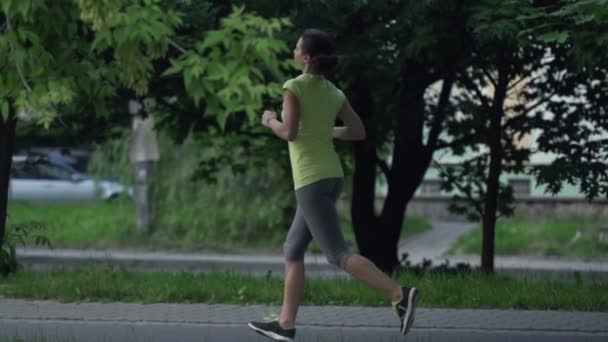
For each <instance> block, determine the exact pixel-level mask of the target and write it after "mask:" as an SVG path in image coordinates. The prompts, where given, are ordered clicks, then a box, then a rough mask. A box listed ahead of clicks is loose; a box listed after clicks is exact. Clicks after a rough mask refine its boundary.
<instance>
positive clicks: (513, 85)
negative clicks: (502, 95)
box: [507, 77, 529, 91]
mask: <svg viewBox="0 0 608 342" xmlns="http://www.w3.org/2000/svg"><path fill="white" fill-rule="evenodd" d="M525 80H529V78H528V77H520V78H519V79H518V80H517V81H515V82H514V83H513V84H511V85H510V86H508V87H507V91H509V90H511V89H513V88H515V87H516V86H517V85H518V84H520V83H521V82H522V81H525Z"/></svg>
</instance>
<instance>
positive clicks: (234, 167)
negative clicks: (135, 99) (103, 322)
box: [90, 131, 294, 249]
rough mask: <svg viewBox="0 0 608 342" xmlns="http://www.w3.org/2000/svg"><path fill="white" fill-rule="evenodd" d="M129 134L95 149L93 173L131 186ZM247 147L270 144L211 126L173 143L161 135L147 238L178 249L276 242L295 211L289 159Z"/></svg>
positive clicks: (263, 244) (252, 245)
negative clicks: (152, 214) (265, 156)
mask: <svg viewBox="0 0 608 342" xmlns="http://www.w3.org/2000/svg"><path fill="white" fill-rule="evenodd" d="M129 134H130V133H128V132H125V133H124V135H123V136H122V137H121V138H118V139H115V140H110V141H108V142H106V143H104V144H102V145H99V146H98V147H97V151H96V153H95V154H94V156H93V159H92V160H91V164H90V172H91V173H92V174H94V175H96V176H98V177H102V176H112V177H115V178H118V179H120V180H121V181H122V182H124V183H126V184H130V183H131V180H132V172H133V171H132V167H131V165H130V163H129V160H128V148H129V142H130V136H129ZM247 140H249V141H247ZM273 140H276V139H273ZM246 144H250V145H267V144H268V141H267V140H266V139H257V140H251V139H250V138H249V139H245V138H242V137H239V136H238V135H234V134H229V133H227V134H226V133H220V132H217V131H216V132H209V133H206V134H200V135H197V136H196V137H189V138H187V139H186V140H185V141H184V142H183V143H182V144H181V145H177V144H175V143H173V142H172V141H171V139H169V138H168V137H166V136H165V135H160V136H159V148H160V151H159V153H160V156H161V160H160V161H159V163H158V164H157V165H156V168H155V174H154V176H153V181H152V184H153V187H154V195H155V197H154V198H155V200H154V203H155V213H156V217H155V222H156V224H155V227H156V228H155V230H154V232H153V234H152V236H151V237H150V239H151V240H152V241H163V242H164V243H165V245H166V246H167V247H176V248H180V249H184V248H185V249H195V248H200V247H208V248H230V247H236V246H245V247H247V246H248V247H255V246H265V247H267V246H275V247H278V246H280V244H281V241H282V240H283V239H284V233H285V231H286V229H287V228H288V227H289V224H290V223H291V219H292V215H293V212H294V209H293V207H294V201H293V199H292V197H293V190H292V189H291V175H290V174H289V170H288V169H287V168H286V167H284V166H283V165H281V162H285V161H287V160H288V158H287V156H283V158H282V159H281V160H280V161H277V160H273V159H261V158H260V157H256V156H254V155H251V154H250V153H249V149H250V148H251V149H259V148H261V147H260V146H250V147H248V148H245V147H244V146H246ZM261 157H262V158H263V156H261ZM128 229H130V228H127V230H128Z"/></svg>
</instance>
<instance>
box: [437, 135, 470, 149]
mask: <svg viewBox="0 0 608 342" xmlns="http://www.w3.org/2000/svg"><path fill="white" fill-rule="evenodd" d="M478 137H479V135H477V134H469V135H465V136H462V137H460V138H459V139H454V140H452V141H449V142H447V141H443V142H442V143H437V145H436V146H435V151H439V150H442V149H444V148H455V147H460V146H461V145H466V144H469V143H472V142H474V141H475V138H478Z"/></svg>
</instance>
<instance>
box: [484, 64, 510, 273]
mask: <svg viewBox="0 0 608 342" xmlns="http://www.w3.org/2000/svg"><path fill="white" fill-rule="evenodd" d="M508 76H509V75H508V72H507V70H505V67H503V68H501V69H499V72H498V84H497V86H496V89H495V93H494V100H493V102H492V109H491V112H490V129H489V131H488V146H489V148H490V170H489V174H488V179H487V182H486V189H487V192H486V197H485V201H486V203H485V206H484V214H483V236H482V247H481V268H482V270H483V271H484V272H487V273H491V272H493V271H494V240H495V230H496V210H497V208H498V192H499V186H500V174H501V172H502V155H503V151H502V150H503V148H502V118H503V113H504V110H503V105H504V101H505V97H506V92H507V85H508V83H509V77H508Z"/></svg>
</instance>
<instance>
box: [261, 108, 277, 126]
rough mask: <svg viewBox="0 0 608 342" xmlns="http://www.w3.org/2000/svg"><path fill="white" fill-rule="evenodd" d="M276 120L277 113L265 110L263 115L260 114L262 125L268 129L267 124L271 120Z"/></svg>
mask: <svg viewBox="0 0 608 342" xmlns="http://www.w3.org/2000/svg"><path fill="white" fill-rule="evenodd" d="M276 118H277V113H275V112H273V111H270V110H265V111H264V114H262V125H264V126H266V127H269V122H270V120H272V119H276Z"/></svg>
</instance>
